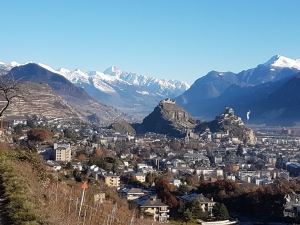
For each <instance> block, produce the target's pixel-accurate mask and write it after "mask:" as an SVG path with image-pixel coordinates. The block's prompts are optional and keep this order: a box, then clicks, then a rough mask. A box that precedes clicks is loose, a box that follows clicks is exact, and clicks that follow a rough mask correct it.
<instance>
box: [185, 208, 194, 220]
mask: <svg viewBox="0 0 300 225" xmlns="http://www.w3.org/2000/svg"><path fill="white" fill-rule="evenodd" d="M183 217H184V220H185V222H186V224H187V222H188V221H191V220H192V219H193V215H192V212H191V211H190V210H189V209H186V210H185V211H184V212H183Z"/></svg>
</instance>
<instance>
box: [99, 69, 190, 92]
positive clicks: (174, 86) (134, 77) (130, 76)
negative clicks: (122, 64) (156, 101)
mask: <svg viewBox="0 0 300 225" xmlns="http://www.w3.org/2000/svg"><path fill="white" fill-rule="evenodd" d="M104 73H105V74H109V75H111V76H117V77H119V78H121V79H122V80H125V81H127V82H128V83H130V84H132V85H137V86H140V87H152V88H154V89H153V90H155V91H156V92H158V93H160V94H164V93H165V94H167V93H169V94H171V92H173V91H174V92H183V91H185V90H187V89H189V87H190V85H188V84H187V83H185V82H183V81H177V80H166V79H161V80H160V79H157V78H154V77H147V76H144V75H138V74H136V73H130V72H123V71H121V70H120V69H118V68H117V67H116V66H112V67H109V68H107V69H106V70H105V71H104Z"/></svg>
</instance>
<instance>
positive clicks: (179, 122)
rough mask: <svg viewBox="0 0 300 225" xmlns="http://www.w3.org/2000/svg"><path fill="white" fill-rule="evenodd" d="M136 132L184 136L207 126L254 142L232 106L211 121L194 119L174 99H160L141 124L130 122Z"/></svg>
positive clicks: (249, 130)
mask: <svg viewBox="0 0 300 225" xmlns="http://www.w3.org/2000/svg"><path fill="white" fill-rule="evenodd" d="M132 127H133V128H134V129H135V130H136V132H137V133H138V134H140V133H146V132H155V133H159V134H166V135H168V136H172V137H184V136H186V135H187V134H188V133H194V134H196V135H197V134H202V133H204V132H205V131H206V129H207V128H209V129H210V131H211V132H213V133H216V132H223V133H226V134H227V135H226V136H227V137H228V138H232V137H235V138H238V139H239V141H240V142H244V143H249V144H254V143H255V142H256V137H255V135H254V133H253V131H252V130H251V129H250V128H248V127H246V126H245V125H244V123H243V121H242V120H241V118H240V117H238V116H235V115H234V111H233V109H232V108H229V107H226V110H225V112H224V113H222V114H220V115H219V116H217V117H216V118H215V120H212V121H209V122H207V121H203V120H195V119H194V118H193V117H192V116H191V115H190V114H189V113H188V112H186V111H185V110H184V109H183V108H181V107H180V106H178V105H177V104H176V103H175V101H172V100H169V99H166V100H162V101H161V102H160V103H159V104H158V106H157V107H156V108H155V109H154V111H153V112H152V113H150V114H149V115H148V116H147V117H146V118H145V119H144V120H143V122H142V123H141V124H132Z"/></svg>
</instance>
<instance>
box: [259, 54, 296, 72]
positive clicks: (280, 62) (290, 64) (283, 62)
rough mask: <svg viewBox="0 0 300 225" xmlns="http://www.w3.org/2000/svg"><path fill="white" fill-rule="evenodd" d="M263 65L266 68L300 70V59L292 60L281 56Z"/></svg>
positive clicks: (274, 57) (276, 56)
mask: <svg viewBox="0 0 300 225" xmlns="http://www.w3.org/2000/svg"><path fill="white" fill-rule="evenodd" d="M263 65H264V66H267V67H279V68H295V69H297V70H300V59H295V60H294V59H290V58H287V57H284V56H281V55H275V56H273V57H272V58H271V59H269V60H268V61H267V62H266V63H264V64H263Z"/></svg>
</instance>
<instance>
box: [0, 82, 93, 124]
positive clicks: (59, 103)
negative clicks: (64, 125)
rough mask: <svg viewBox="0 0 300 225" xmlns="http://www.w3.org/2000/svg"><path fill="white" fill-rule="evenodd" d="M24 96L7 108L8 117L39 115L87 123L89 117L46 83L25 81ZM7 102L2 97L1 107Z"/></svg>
mask: <svg viewBox="0 0 300 225" xmlns="http://www.w3.org/2000/svg"><path fill="white" fill-rule="evenodd" d="M22 89H24V90H25V91H24V92H23V98H22V99H18V100H17V101H15V102H14V104H11V105H10V106H9V107H8V109H7V110H6V112H5V114H4V116H5V118H6V119H19V118H26V117H28V116H32V115H37V116H39V117H44V116H45V117H55V118H62V119H63V120H64V121H77V122H84V123H87V122H88V120H87V118H86V117H85V116H84V115H83V114H81V113H80V112H78V111H77V110H75V109H74V108H73V107H71V106H70V105H69V104H68V102H67V101H65V100H64V99H63V98H62V97H60V96H59V95H57V94H55V93H54V91H53V90H52V89H51V88H50V86H49V85H48V84H46V83H34V82H24V83H23V84H22ZM5 104H6V101H5V100H4V99H1V98H0V107H1V108H2V107H3V106H4V105H5Z"/></svg>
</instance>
